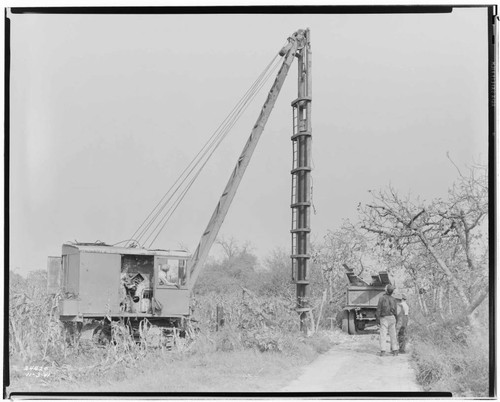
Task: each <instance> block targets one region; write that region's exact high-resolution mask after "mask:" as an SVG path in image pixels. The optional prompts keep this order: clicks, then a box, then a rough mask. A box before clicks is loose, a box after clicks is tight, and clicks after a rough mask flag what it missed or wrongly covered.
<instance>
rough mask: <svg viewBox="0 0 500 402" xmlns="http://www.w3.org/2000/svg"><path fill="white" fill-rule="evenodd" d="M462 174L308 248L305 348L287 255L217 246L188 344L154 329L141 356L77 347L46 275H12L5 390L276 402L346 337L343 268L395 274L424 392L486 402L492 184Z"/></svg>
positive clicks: (135, 346) (363, 215)
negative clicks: (433, 195)
mask: <svg viewBox="0 0 500 402" xmlns="http://www.w3.org/2000/svg"><path fill="white" fill-rule="evenodd" d="M458 173H459V174H458V179H457V181H456V183H455V184H454V185H453V186H452V188H450V190H449V194H448V197H447V198H446V199H435V200H430V201H421V200H419V199H418V198H415V197H411V196H410V195H408V196H401V195H400V194H398V192H397V191H396V190H395V189H393V188H391V187H389V188H387V189H382V190H379V191H374V192H372V195H373V201H372V202H371V203H369V204H366V205H360V206H359V219H358V220H357V221H356V222H354V223H353V222H350V221H345V222H344V223H343V225H342V226H341V227H340V228H338V229H336V230H332V231H329V232H328V233H327V234H326V235H325V236H324V238H323V240H322V241H319V242H316V243H315V244H313V245H312V247H313V250H312V257H313V258H312V262H313V264H312V269H311V271H310V277H309V280H310V283H311V286H310V290H311V292H310V299H309V302H310V305H311V306H312V308H313V310H312V314H311V319H310V322H309V323H308V326H309V328H310V330H309V334H308V335H309V336H305V335H304V334H301V333H300V331H299V328H298V324H299V322H298V317H297V314H296V313H295V311H294V307H295V289H294V287H293V286H291V285H290V279H291V267H290V265H291V264H290V259H289V255H288V252H287V251H285V250H280V249H276V250H274V251H273V252H272V253H271V254H270V255H269V256H268V257H267V258H265V259H263V260H262V261H259V259H258V258H257V257H256V256H255V254H254V253H253V251H252V249H251V246H250V245H249V244H241V243H239V242H238V241H237V240H235V239H232V238H231V239H224V238H221V239H219V241H218V246H219V247H220V248H221V249H222V250H223V255H222V257H220V258H219V259H213V260H211V261H209V263H208V264H207V267H206V268H205V270H204V271H203V272H202V274H201V275H200V278H199V280H198V282H197V287H196V289H195V297H194V299H193V311H194V313H193V318H194V320H195V321H194V323H193V325H194V326H193V331H192V332H191V335H190V336H188V337H186V338H177V339H176V341H175V344H173V346H171V347H170V346H169V347H167V346H166V345H164V344H162V342H160V341H158V334H157V333H155V331H154V328H151V327H150V326H145V327H144V329H143V332H142V333H141V341H140V342H135V341H134V340H133V339H132V338H131V337H130V336H129V335H128V332H127V331H125V330H123V328H124V326H123V325H120V323H116V324H115V331H114V335H113V337H114V339H113V341H112V342H111V343H109V344H106V345H98V344H95V343H93V342H86V341H84V340H78V339H76V341H75V339H71V334H68V333H67V332H65V331H63V328H62V326H61V324H60V322H59V320H58V317H57V314H58V313H57V297H51V296H48V295H47V294H46V291H45V289H46V276H45V272H44V271H36V272H32V273H30V274H29V275H28V276H27V277H26V278H24V277H22V276H20V275H18V274H16V273H15V272H12V271H11V273H10V292H9V357H10V374H11V388H10V390H11V391H12V390H14V391H15V390H21V391H43V390H61V391H63V390H64V391H71V390H74V391H78V390H81V384H82V383H85V384H86V390H88V391H91V390H100V391H145V390H151V391H159V392H217V391H219V392H223V391H242V392H259V391H279V389H280V388H281V387H282V386H284V385H285V384H286V383H287V382H288V381H290V380H291V379H292V377H293V376H294V375H296V374H297V370H298V367H300V366H303V365H305V364H307V363H308V362H310V361H311V360H312V359H314V358H315V357H316V356H317V355H318V354H319V353H322V352H325V351H326V350H328V349H329V348H330V347H332V346H333V345H335V344H336V343H338V342H340V341H341V338H342V337H343V336H346V335H344V334H342V333H341V332H340V331H339V330H338V328H333V330H332V321H333V325H335V318H337V317H339V312H340V311H341V308H342V305H343V302H344V292H345V286H346V283H347V281H346V276H345V266H346V265H347V266H348V267H350V268H352V269H354V271H355V273H356V274H359V275H360V276H362V277H363V276H365V277H368V278H369V277H370V275H371V274H373V273H378V271H381V270H386V271H388V272H389V273H390V275H391V276H392V277H393V278H394V279H395V280H396V287H397V289H398V291H402V292H405V293H407V295H408V302H409V305H410V324H409V328H408V334H409V345H408V351H409V353H411V356H412V358H413V359H412V361H413V364H414V365H415V369H416V372H417V380H418V382H419V383H420V384H421V385H422V387H423V389H424V390H428V391H451V392H453V394H454V396H458V397H485V396H488V376H489V371H488V369H489V363H488V362H489V336H488V335H489V332H488V331H489V320H488V318H489V311H488V304H487V301H488V280H489V277H488V264H489V248H488V236H487V217H488V191H487V190H488V188H487V172H486V169H484V167H482V166H474V167H472V168H470V169H469V171H468V172H467V173H462V172H461V171H458ZM337 323H338V321H337ZM71 341H72V342H71ZM151 367H154V368H155V370H154V373H155V374H154V375H152V374H151Z"/></svg>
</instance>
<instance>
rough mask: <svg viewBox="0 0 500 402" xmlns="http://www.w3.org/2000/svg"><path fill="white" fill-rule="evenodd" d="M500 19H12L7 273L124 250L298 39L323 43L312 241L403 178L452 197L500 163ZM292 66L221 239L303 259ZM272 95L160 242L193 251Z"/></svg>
mask: <svg viewBox="0 0 500 402" xmlns="http://www.w3.org/2000/svg"><path fill="white" fill-rule="evenodd" d="M486 16H487V9H486V8H482V9H470V8H469V9H455V10H454V11H453V13H451V14H434V15H411V14H408V15H390V14H387V15H36V14H26V15H10V18H11V19H12V25H11V52H12V58H11V99H10V102H11V103H10V105H11V131H10V141H11V147H10V169H11V170H10V180H11V186H10V227H11V232H10V267H11V268H19V272H21V273H25V272H27V271H30V270H33V269H45V266H46V258H47V256H48V255H60V253H61V245H62V243H63V242H65V241H74V240H78V241H86V242H93V241H96V240H101V241H105V242H107V243H110V244H112V243H116V242H119V241H121V240H125V239H128V238H129V237H130V236H131V235H132V234H133V233H134V231H135V229H136V228H137V227H138V226H139V224H140V223H141V222H142V220H143V219H144V218H145V217H146V215H147V214H148V213H149V211H150V210H151V208H152V207H153V206H154V205H155V204H156V202H157V201H158V200H159V199H160V198H161V196H162V195H163V194H164V193H165V191H166V190H167V189H168V188H169V187H170V186H171V185H172V183H173V182H174V181H175V179H176V178H177V176H178V175H179V174H180V172H181V171H182V170H183V169H184V167H185V166H186V165H187V163H188V162H189V161H190V160H191V158H192V157H193V156H194V155H195V154H196V152H197V151H198V150H199V148H200V147H201V146H202V145H203V143H204V142H205V141H206V140H207V139H208V137H209V136H210V135H211V134H212V133H213V131H214V130H215V129H216V128H217V126H218V125H219V123H220V122H221V121H222V120H223V119H224V118H225V117H226V115H227V114H228V113H229V111H230V110H231V109H232V108H233V106H234V105H235V104H236V102H237V101H238V100H239V98H240V97H241V96H242V95H243V93H244V92H245V91H246V90H247V89H248V87H249V86H250V85H251V84H252V82H253V81H254V80H255V78H256V77H257V76H258V75H259V74H260V72H261V71H262V70H263V69H264V67H265V66H266V65H267V64H268V63H269V61H270V60H271V59H272V58H273V57H274V56H275V54H276V53H277V52H278V51H279V50H280V48H281V47H282V45H283V44H284V43H285V42H286V38H287V37H288V36H289V35H291V34H292V33H293V32H294V31H296V30H297V29H299V28H307V27H308V28H310V29H311V39H312V42H311V43H312V70H313V72H312V74H313V76H312V80H313V103H312V126H313V148H312V152H313V159H314V171H313V173H312V174H313V202H314V207H315V211H316V214H314V215H313V216H312V230H313V232H312V239H313V240H315V239H316V240H320V239H321V238H322V237H323V235H324V234H325V233H326V231H327V230H328V229H335V228H337V227H338V226H339V225H340V224H341V222H342V220H343V219H344V218H351V219H355V217H356V206H357V205H358V203H359V202H367V201H369V199H370V198H369V194H368V192H367V190H369V189H377V188H381V187H384V186H387V185H388V184H389V183H391V184H392V185H393V186H394V187H395V188H396V189H398V190H400V191H401V192H402V193H407V192H409V191H411V193H412V194H414V195H418V196H420V197H421V198H424V199H431V198H433V197H437V196H445V195H446V191H447V189H448V187H449V186H450V185H451V183H452V182H453V180H454V179H455V178H456V170H455V168H454V167H453V165H452V164H451V163H450V162H449V160H448V159H447V157H446V153H447V152H449V154H450V156H451V157H452V159H453V160H454V161H455V163H457V164H458V165H459V166H462V167H463V166H465V165H466V164H471V163H473V162H483V163H486V161H487V149H488V148H487V134H488V133H487V99H488V98H487V25H486ZM296 69H297V66H296V64H295V63H294V65H293V66H292V69H291V70H290V73H289V76H288V79H287V80H286V81H285V84H284V87H283V89H282V91H281V94H280V96H279V98H278V101H277V103H276V107H275V109H274V111H273V113H272V115H271V117H270V119H269V122H268V124H267V127H266V129H265V131H264V134H263V136H262V138H261V141H260V143H259V145H258V147H257V150H256V151H255V154H254V157H253V158H252V160H251V162H250V166H249V168H248V170H247V174H246V176H245V177H244V179H243V181H242V183H241V186H240V189H239V191H238V193H237V194H236V197H235V199H234V202H233V204H232V206H231V209H230V211H229V214H228V216H227V217H226V220H225V222H224V224H223V226H222V229H221V233H220V234H221V235H223V236H225V237H227V238H228V237H231V236H232V237H234V238H235V239H237V240H239V241H241V242H245V241H249V242H250V243H251V244H252V246H253V249H254V251H255V252H256V253H257V255H259V257H265V256H266V255H267V254H268V253H269V252H270V251H271V250H273V249H275V248H276V247H283V248H285V249H287V248H289V247H290V242H291V241H290V232H289V230H290V220H291V210H290V207H289V204H290V185H291V175H290V169H291V155H292V152H291V141H290V136H291V130H292V128H291V114H292V110H291V106H290V102H291V101H292V100H293V99H295V98H296V96H297V79H296V77H297V73H296ZM269 87H270V83H269V84H268V85H267V86H266V87H265V88H264V89H263V90H262V91H261V93H260V94H259V96H258V97H257V98H256V99H255V101H254V102H253V104H252V105H251V106H250V107H249V109H248V110H247V112H246V114H245V116H243V117H242V118H241V119H240V121H239V122H238V124H237V125H236V126H235V128H234V130H233V132H232V133H231V134H230V135H229V136H228V138H227V140H226V141H225V142H224V143H223V144H222V145H221V147H220V149H219V150H218V152H217V153H216V154H215V155H214V158H213V159H212V160H211V162H210V163H209V164H208V165H207V166H206V168H205V169H204V171H203V173H202V174H201V175H200V177H199V180H198V182H197V183H196V184H195V186H194V187H193V189H192V191H191V193H190V194H189V195H188V197H187V198H186V199H185V200H184V202H183V203H182V205H181V206H180V207H179V209H178V210H177V213H176V215H175V217H174V218H173V219H172V220H171V221H170V224H169V225H168V226H167V227H166V228H165V230H164V232H163V233H162V234H161V235H160V237H159V238H158V240H157V241H156V242H155V244H154V247H157V248H167V249H168V248H174V249H176V248H179V246H180V245H183V246H186V247H188V248H189V249H190V250H191V251H193V250H194V249H195V247H196V245H197V243H198V241H199V238H200V236H201V234H202V232H203V230H204V228H205V226H206V224H207V222H208V220H209V218H210V216H211V214H212V211H213V209H214V207H215V205H216V203H217V200H218V198H219V196H220V194H221V192H222V190H223V188H224V186H225V184H226V182H227V180H228V178H229V175H230V173H231V171H232V169H233V167H234V164H235V162H236V159H237V157H238V155H239V154H240V151H241V148H242V147H243V145H244V143H245V142H246V139H247V137H248V135H249V133H250V131H251V128H252V126H253V124H254V122H255V120H256V118H257V116H258V114H259V111H260V108H261V106H262V103H263V101H264V100H265V97H266V96H267V91H268V89H269Z"/></svg>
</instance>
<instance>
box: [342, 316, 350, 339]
mask: <svg viewBox="0 0 500 402" xmlns="http://www.w3.org/2000/svg"><path fill="white" fill-rule="evenodd" d="M342 332H345V333H346V334H348V333H349V310H344V311H342Z"/></svg>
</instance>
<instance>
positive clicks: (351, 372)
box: [282, 335, 422, 392]
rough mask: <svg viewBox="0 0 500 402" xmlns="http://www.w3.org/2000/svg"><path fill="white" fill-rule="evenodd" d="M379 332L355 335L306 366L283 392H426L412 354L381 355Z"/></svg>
mask: <svg viewBox="0 0 500 402" xmlns="http://www.w3.org/2000/svg"><path fill="white" fill-rule="evenodd" d="M378 352H379V342H378V336H376V335H355V336H352V337H351V338H350V339H348V340H346V341H345V342H342V343H340V344H338V345H335V346H333V347H332V349H330V350H329V351H328V352H326V353H325V354H323V355H321V356H319V357H318V358H317V359H316V360H315V361H313V362H312V363H311V364H310V365H308V366H307V367H305V369H304V370H303V372H302V374H301V375H300V376H299V377H298V378H297V379H295V380H294V381H292V382H291V383H290V384H288V385H287V386H286V387H285V388H283V389H282V391H283V392H382V391H385V392H422V388H421V387H420V386H419V385H418V384H417V381H416V377H415V371H414V369H413V368H412V367H411V365H410V356H409V354H403V355H399V356H397V357H395V356H392V355H388V356H384V357H381V356H378Z"/></svg>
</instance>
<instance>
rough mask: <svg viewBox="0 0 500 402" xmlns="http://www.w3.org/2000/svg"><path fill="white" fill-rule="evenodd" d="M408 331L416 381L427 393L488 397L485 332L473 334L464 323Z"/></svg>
mask: <svg viewBox="0 0 500 402" xmlns="http://www.w3.org/2000/svg"><path fill="white" fill-rule="evenodd" d="M421 324H422V322H416V323H413V324H412V325H411V327H410V328H409V333H410V334H411V342H412V344H413V347H412V355H413V357H414V359H415V362H416V366H417V380H418V381H419V383H420V384H421V385H422V386H423V387H424V389H425V390H427V391H449V392H452V393H453V394H454V396H460V397H470V396H475V397H480V396H487V390H488V336H487V331H482V332H477V331H473V330H472V329H471V328H470V327H469V326H468V325H467V324H466V323H465V320H463V321H458V322H457V321H456V320H455V321H449V322H442V321H441V322H440V321H436V320H434V321H433V322H431V323H430V324H428V325H421Z"/></svg>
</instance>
